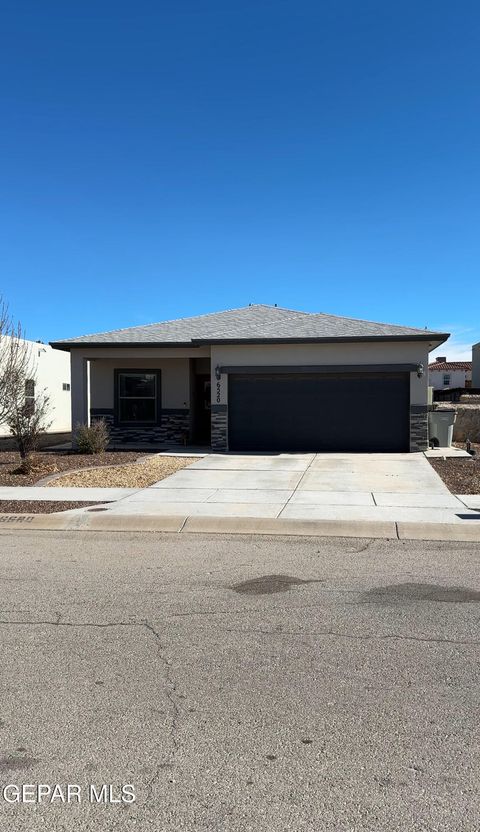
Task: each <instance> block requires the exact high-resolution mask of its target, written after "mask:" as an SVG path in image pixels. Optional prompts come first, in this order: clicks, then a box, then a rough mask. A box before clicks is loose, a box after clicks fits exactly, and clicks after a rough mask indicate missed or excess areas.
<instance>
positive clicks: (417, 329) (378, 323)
mask: <svg viewBox="0 0 480 832" xmlns="http://www.w3.org/2000/svg"><path fill="white" fill-rule="evenodd" d="M314 314H316V315H322V316H323V317H324V318H336V319H337V320H340V321H355V322H358V323H362V324H375V326H398V327H399V328H400V329H412V330H413V331H414V332H426V333H427V334H428V333H429V332H432V333H435V334H436V333H437V330H436V329H426V328H425V329H421V328H420V327H417V326H404V325H403V324H391V323H387V322H386V321H372V320H370V319H369V318H350V317H348V315H332V314H330V312H316V313H314Z"/></svg>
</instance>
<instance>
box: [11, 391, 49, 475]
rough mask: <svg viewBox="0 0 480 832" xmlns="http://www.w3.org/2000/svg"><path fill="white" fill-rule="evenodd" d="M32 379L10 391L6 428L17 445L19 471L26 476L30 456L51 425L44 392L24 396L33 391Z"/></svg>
mask: <svg viewBox="0 0 480 832" xmlns="http://www.w3.org/2000/svg"><path fill="white" fill-rule="evenodd" d="M34 384H35V382H34V380H33V379H27V380H26V382H25V383H24V385H23V390H22V387H21V385H18V386H16V387H15V388H14V389H13V390H12V394H11V398H10V413H9V417H8V427H9V428H10V432H11V434H12V436H13V438H14V439H15V442H16V443H17V447H18V450H19V453H20V459H21V469H22V471H23V473H25V474H28V473H29V471H30V470H31V467H32V460H31V455H32V453H34V451H36V450H37V449H38V443H39V439H40V437H41V435H42V434H43V433H45V431H46V430H48V428H49V427H50V425H51V424H52V423H51V421H49V419H48V414H49V411H50V401H49V398H48V396H47V395H45V393H44V392H41V393H40V394H38V395H35V394H34V395H33V396H28V395H27V396H26V395H25V393H26V392H27V393H28V392H29V389H33V385H34Z"/></svg>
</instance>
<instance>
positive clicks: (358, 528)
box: [0, 512, 480, 543]
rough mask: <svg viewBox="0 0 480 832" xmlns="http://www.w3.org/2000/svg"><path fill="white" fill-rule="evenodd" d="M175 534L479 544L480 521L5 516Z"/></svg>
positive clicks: (75, 527)
mask: <svg viewBox="0 0 480 832" xmlns="http://www.w3.org/2000/svg"><path fill="white" fill-rule="evenodd" d="M1 529H3V530H6V529H8V530H9V531H11V530H15V529H18V530H19V531H23V530H27V529H29V530H31V531H91V532H173V533H177V534H178V533H182V534H183V533H189V534H255V535H261V534H263V535H287V536H289V535H299V536H309V537H357V538H358V537H360V538H379V539H383V540H397V539H399V540H440V541H441V540H448V541H459V542H462V541H464V542H471V543H480V521H479V522H478V523H474V524H472V525H470V524H469V525H462V524H461V523H405V522H402V523H394V522H386V521H374V520H371V521H370V520H358V521H357V520H293V519H292V520H288V519H271V518H257V517H238V518H236V517H196V516H190V517H186V516H177V515H165V516H157V517H155V516H152V515H132V516H130V517H127V516H125V515H121V516H119V515H113V514H108V513H107V512H106V513H105V514H103V513H98V514H96V513H87V512H82V513H78V514H67V513H58V514H0V530H1Z"/></svg>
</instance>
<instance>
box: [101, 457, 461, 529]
mask: <svg viewBox="0 0 480 832" xmlns="http://www.w3.org/2000/svg"><path fill="white" fill-rule="evenodd" d="M109 512H110V513H113V514H142V515H145V514H146V515H149V514H150V515H151V514H154V515H158V514H168V515H177V514H179V515H195V516H199V515H200V516H205V517H266V518H276V517H281V518H286V519H312V520H332V519H335V520H336V519H351V520H395V521H402V520H403V521H407V522H409V521H411V522H415V521H431V522H437V523H452V522H459V523H462V518H461V515H462V513H463V514H465V513H466V512H467V509H466V507H465V505H464V503H462V502H461V501H460V500H459V499H458V498H457V497H455V496H454V495H452V494H451V493H450V492H449V491H448V489H447V488H446V486H445V485H444V483H443V482H442V480H441V479H440V477H439V476H438V474H437V473H436V472H435V471H434V470H433V468H432V467H431V465H430V463H429V462H428V460H427V459H426V458H425V456H424V455H423V454H422V453H418V454H400V453H392V454H347V453H339V454H320V453H319V454H276V455H272V454H270V455H258V454H248V455H240V454H222V455H217V454H209V455H208V456H205V457H203V458H201V459H199V460H198V461H196V462H194V463H193V464H192V465H190V466H189V467H188V468H185V469H183V470H181V471H178V472H177V473H175V474H173V475H172V476H170V477H167V478H166V479H164V480H162V481H161V482H158V483H156V484H155V485H153V486H151V487H150V488H147V489H144V490H142V491H138V492H136V493H135V494H133V495H131V496H128V497H126V498H125V499H123V500H121V502H118V503H115V504H114V505H112V506H111V507H110V508H109Z"/></svg>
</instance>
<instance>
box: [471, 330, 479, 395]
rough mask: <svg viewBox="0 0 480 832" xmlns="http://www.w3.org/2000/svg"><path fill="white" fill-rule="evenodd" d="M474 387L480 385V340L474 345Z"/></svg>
mask: <svg viewBox="0 0 480 832" xmlns="http://www.w3.org/2000/svg"><path fill="white" fill-rule="evenodd" d="M472 387H476V388H479V387H480V341H479V342H478V344H474V345H473V347H472Z"/></svg>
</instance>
